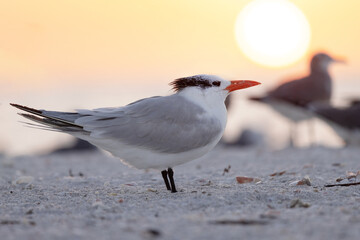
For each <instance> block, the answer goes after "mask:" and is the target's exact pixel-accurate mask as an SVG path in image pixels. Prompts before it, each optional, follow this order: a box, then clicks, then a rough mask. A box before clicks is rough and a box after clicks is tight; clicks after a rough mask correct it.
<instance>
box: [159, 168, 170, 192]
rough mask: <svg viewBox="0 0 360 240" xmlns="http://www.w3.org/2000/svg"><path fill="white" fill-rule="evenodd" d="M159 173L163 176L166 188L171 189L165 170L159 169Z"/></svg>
mask: <svg viewBox="0 0 360 240" xmlns="http://www.w3.org/2000/svg"><path fill="white" fill-rule="evenodd" d="M161 175H162V176H163V179H164V182H165V185H166V188H167V190H171V188H170V184H169V180H168V172H167V171H166V170H164V171H161Z"/></svg>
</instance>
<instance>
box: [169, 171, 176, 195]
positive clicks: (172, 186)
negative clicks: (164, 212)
mask: <svg viewBox="0 0 360 240" xmlns="http://www.w3.org/2000/svg"><path fill="white" fill-rule="evenodd" d="M168 174H169V179H170V184H171V192H173V193H174V192H177V191H176V188H175V182H174V171H173V170H172V169H171V168H168Z"/></svg>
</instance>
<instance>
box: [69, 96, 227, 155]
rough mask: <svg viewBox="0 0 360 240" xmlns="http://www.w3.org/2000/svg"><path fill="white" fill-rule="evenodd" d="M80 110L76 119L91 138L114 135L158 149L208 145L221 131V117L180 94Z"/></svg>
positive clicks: (186, 148)
mask: <svg viewBox="0 0 360 240" xmlns="http://www.w3.org/2000/svg"><path fill="white" fill-rule="evenodd" d="M79 113H80V114H82V115H86V116H84V117H80V118H78V119H76V120H75V123H76V124H78V125H81V126H83V128H84V130H86V131H88V132H90V137H92V138H96V139H113V140H114V141H115V142H116V141H120V142H122V143H125V144H128V145H133V146H139V147H143V148H147V149H151V150H154V151H158V152H167V153H178V152H183V151H190V150H192V149H195V148H198V147H202V146H205V145H207V144H208V143H209V142H211V141H213V140H214V139H216V138H217V137H218V136H219V134H221V132H222V126H221V123H220V121H219V120H217V119H216V118H214V117H210V116H209V115H206V114H207V113H206V112H205V111H204V110H203V109H202V108H201V107H200V106H198V105H196V104H194V103H192V102H190V101H188V100H187V99H185V98H184V97H181V96H179V95H177V94H175V95H171V96H167V97H155V98H147V99H143V100H140V101H137V102H135V103H132V104H129V105H127V106H125V107H121V108H111V109H110V108H109V109H95V110H93V111H90V110H79ZM204 116H207V117H204Z"/></svg>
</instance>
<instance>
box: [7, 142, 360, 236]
mask: <svg viewBox="0 0 360 240" xmlns="http://www.w3.org/2000/svg"><path fill="white" fill-rule="evenodd" d="M359 156H360V149H359V148H344V149H329V148H323V147H312V148H306V149H290V148H289V149H284V150H281V151H270V150H264V149H260V148H242V149H241V148H225V147H222V146H218V147H216V148H215V149H214V150H213V151H211V152H210V153H209V154H207V155H206V156H204V157H203V158H201V159H198V160H195V161H193V162H190V163H187V164H184V165H181V166H178V167H175V168H174V170H175V181H176V184H177V187H178V190H179V192H177V193H170V192H168V191H167V190H166V189H165V186H164V183H163V180H162V178H161V174H160V173H159V172H157V171H141V170H136V169H131V168H129V167H127V166H125V165H123V164H122V163H120V162H119V160H118V159H116V158H113V157H111V156H108V155H106V154H104V153H102V152H88V153H71V154H62V155H46V156H22V157H15V158H7V157H6V156H2V157H1V158H0V166H1V167H0V186H1V188H0V191H1V193H0V236H1V238H2V239H265V238H266V239H356V238H358V236H359V235H360V228H359V224H360V185H354V186H348V187H345V186H337V187H324V185H326V184H341V183H351V182H355V181H356V179H355V178H351V173H355V174H356V173H357V171H359V170H360V162H359ZM225 169H226V170H225ZM349 176H350V179H347V177H349ZM237 177H250V178H253V181H252V182H249V183H242V184H240V183H239V182H238V181H237ZM304 178H305V179H307V180H306V181H303V182H302V183H304V184H303V185H298V183H299V181H300V180H302V179H304ZM339 178H344V180H342V181H340V180H341V179H339ZM359 178H360V176H358V179H357V181H359V180H360V179H359ZM238 179H239V178H238ZM336 179H338V182H336ZM309 181H310V182H309ZM309 185H310V186H309Z"/></svg>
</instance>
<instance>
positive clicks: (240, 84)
mask: <svg viewBox="0 0 360 240" xmlns="http://www.w3.org/2000/svg"><path fill="white" fill-rule="evenodd" d="M259 84H261V83H259V82H256V81H251V80H234V81H231V84H230V85H229V86H227V87H226V88H225V89H226V90H228V91H229V92H232V91H235V90H239V89H244V88H249V87H253V86H256V85H259Z"/></svg>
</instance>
